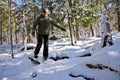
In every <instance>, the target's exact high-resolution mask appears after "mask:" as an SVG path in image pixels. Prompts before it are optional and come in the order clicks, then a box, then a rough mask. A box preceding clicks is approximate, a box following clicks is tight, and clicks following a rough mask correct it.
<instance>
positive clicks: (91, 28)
mask: <svg viewBox="0 0 120 80" xmlns="http://www.w3.org/2000/svg"><path fill="white" fill-rule="evenodd" d="M90 30H91V33H92V36H94V31H93V27H92V24H90Z"/></svg>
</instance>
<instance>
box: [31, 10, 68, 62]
mask: <svg viewBox="0 0 120 80" xmlns="http://www.w3.org/2000/svg"><path fill="white" fill-rule="evenodd" d="M50 24H52V25H53V26H55V27H57V28H59V29H61V30H62V31H66V29H64V28H62V27H60V26H59V25H57V24H56V23H55V22H54V21H53V20H51V19H50V18H49V16H48V9H43V10H42V13H41V14H40V16H39V17H38V18H37V19H36V20H35V22H34V24H33V32H32V35H33V36H34V35H35V30H36V29H37V31H38V33H37V45H36V48H35V50H34V58H38V54H39V51H40V48H41V46H42V42H43V40H44V49H43V60H47V58H48V39H49V30H50V29H49V28H50ZM36 27H37V28H36Z"/></svg>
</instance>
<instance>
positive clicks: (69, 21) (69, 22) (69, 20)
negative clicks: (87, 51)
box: [67, 11, 74, 45]
mask: <svg viewBox="0 0 120 80" xmlns="http://www.w3.org/2000/svg"><path fill="white" fill-rule="evenodd" d="M67 13H68V24H69V30H70V38H71V45H74V44H73V36H72V29H71V19H70V16H69V12H68V11H67Z"/></svg>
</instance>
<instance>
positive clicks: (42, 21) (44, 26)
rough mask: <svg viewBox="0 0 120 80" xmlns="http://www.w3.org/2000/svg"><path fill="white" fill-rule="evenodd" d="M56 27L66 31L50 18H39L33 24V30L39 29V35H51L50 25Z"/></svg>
mask: <svg viewBox="0 0 120 80" xmlns="http://www.w3.org/2000/svg"><path fill="white" fill-rule="evenodd" d="M51 24H52V25H54V26H55V27H57V28H60V29H61V30H63V31H66V30H65V29H63V28H62V27H60V26H59V25H57V24H56V23H55V22H54V21H53V20H51V19H50V18H49V17H48V18H44V17H41V16H40V17H38V18H37V20H36V21H35V22H34V24H33V30H34V31H35V30H36V27H37V26H38V27H37V29H38V34H49V31H50V25H51Z"/></svg>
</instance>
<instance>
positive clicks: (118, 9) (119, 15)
mask: <svg viewBox="0 0 120 80" xmlns="http://www.w3.org/2000/svg"><path fill="white" fill-rule="evenodd" d="M117 16H118V31H119V32H120V0H117Z"/></svg>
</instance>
